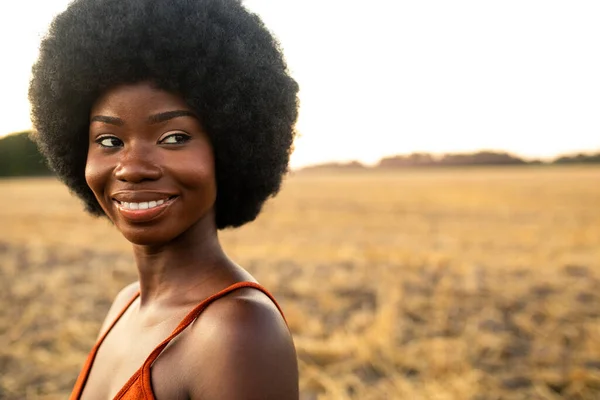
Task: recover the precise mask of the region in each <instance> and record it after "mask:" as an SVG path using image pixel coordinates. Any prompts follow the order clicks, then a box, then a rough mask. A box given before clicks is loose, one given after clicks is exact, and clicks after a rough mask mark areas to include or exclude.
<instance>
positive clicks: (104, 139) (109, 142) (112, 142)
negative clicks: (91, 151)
mask: <svg viewBox="0 0 600 400" xmlns="http://www.w3.org/2000/svg"><path fill="white" fill-rule="evenodd" d="M96 143H98V144H99V145H100V146H102V147H108V148H112V147H121V146H123V142H122V141H121V139H119V138H118V137H115V136H101V137H99V138H98V139H96Z"/></svg>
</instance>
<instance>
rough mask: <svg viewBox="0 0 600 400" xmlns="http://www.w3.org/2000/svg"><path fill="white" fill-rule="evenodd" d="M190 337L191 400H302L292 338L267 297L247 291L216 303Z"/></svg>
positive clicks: (193, 329)
mask: <svg viewBox="0 0 600 400" xmlns="http://www.w3.org/2000/svg"><path fill="white" fill-rule="evenodd" d="M190 335H191V338H192V342H191V343H192V345H190V346H189V347H191V348H190V349H189V350H188V349H186V350H188V351H187V354H188V355H189V359H188V360H187V361H186V365H187V367H186V370H187V371H188V372H189V377H188V379H187V381H188V383H189V386H188V387H189V394H190V398H191V399H197V398H202V399H206V400H210V399H240V400H241V399H251V398H252V399H258V398H260V399H265V400H269V399H278V400H296V399H298V366H297V361H296V352H295V349H294V344H293V341H292V337H291V334H290V332H289V329H288V327H287V325H286V323H285V321H284V319H283V317H282V315H281V314H280V312H279V310H278V309H277V307H276V306H275V304H273V302H272V300H271V299H270V298H269V297H267V296H266V295H265V294H264V293H262V292H260V291H258V290H256V289H247V288H246V289H240V290H237V291H236V292H234V293H232V294H230V295H228V296H226V297H223V298H221V299H219V300H217V301H215V302H214V303H212V304H211V305H210V306H209V307H207V309H206V310H205V311H204V312H203V313H202V314H201V315H200V317H199V318H198V319H197V321H196V323H195V324H194V325H193V326H192V329H191V331H190Z"/></svg>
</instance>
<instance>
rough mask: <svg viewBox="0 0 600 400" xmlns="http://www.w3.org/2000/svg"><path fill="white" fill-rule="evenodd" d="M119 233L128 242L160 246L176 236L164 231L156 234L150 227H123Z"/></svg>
mask: <svg viewBox="0 0 600 400" xmlns="http://www.w3.org/2000/svg"><path fill="white" fill-rule="evenodd" d="M121 234H122V235H123V237H124V238H125V239H127V241H128V242H130V243H131V244H135V245H138V246H160V245H164V244H167V243H169V242H171V241H172V240H173V239H175V238H176V237H177V235H169V234H167V233H166V232H161V233H160V234H157V232H155V230H154V229H152V228H139V229H135V230H131V229H124V230H121Z"/></svg>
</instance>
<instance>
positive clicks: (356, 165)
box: [302, 161, 367, 171]
mask: <svg viewBox="0 0 600 400" xmlns="http://www.w3.org/2000/svg"><path fill="white" fill-rule="evenodd" d="M366 168H367V167H366V166H365V165H363V164H361V163H360V162H358V161H350V162H347V163H339V162H330V163H324V164H317V165H311V166H308V167H304V168H302V170H303V171H310V170H312V169H319V170H320V169H329V170H332V169H343V170H357V169H358V170H360V169H366Z"/></svg>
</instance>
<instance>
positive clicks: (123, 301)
mask: <svg viewBox="0 0 600 400" xmlns="http://www.w3.org/2000/svg"><path fill="white" fill-rule="evenodd" d="M139 290H140V283H139V282H137V281H136V282H133V283H130V284H129V285H127V286H125V287H124V288H123V289H121V291H119V293H117V295H116V296H115V299H114V300H113V302H112V305H111V306H110V309H109V310H108V313H107V314H106V318H105V319H104V322H103V323H102V327H101V328H100V333H99V335H98V336H102V334H103V333H104V332H105V331H106V329H108V326H109V325H110V324H111V323H112V322H113V321H114V320H115V318H117V316H118V315H119V313H120V312H121V311H122V310H123V308H125V306H126V305H127V303H128V302H129V301H130V300H131V299H132V298H133V296H134V295H135V294H136V293H137V292H138V291H139Z"/></svg>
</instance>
